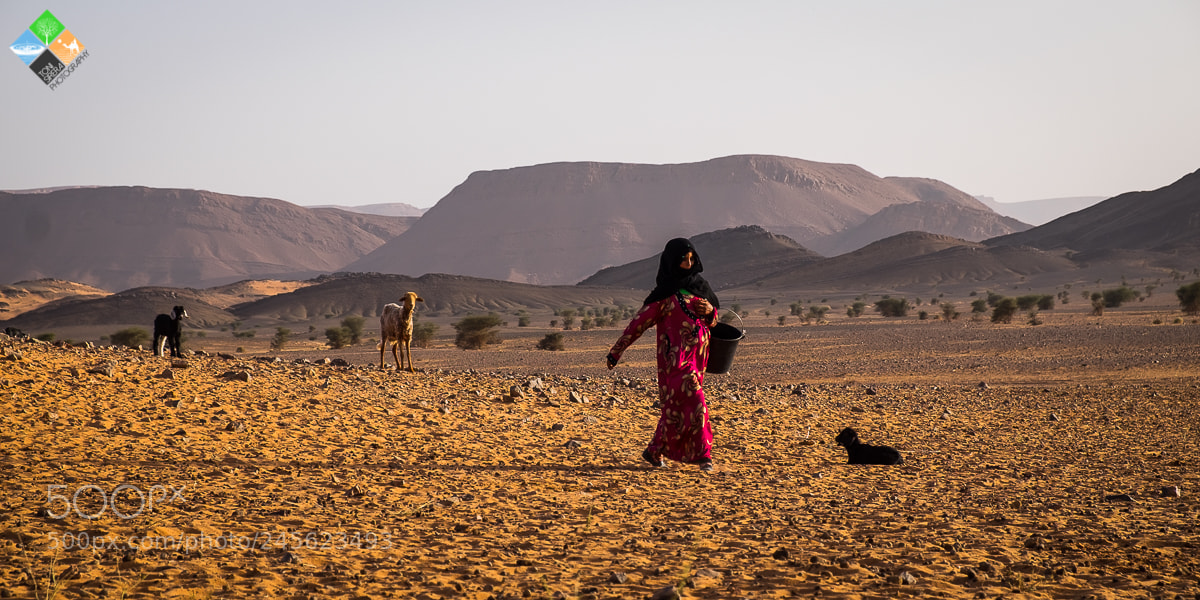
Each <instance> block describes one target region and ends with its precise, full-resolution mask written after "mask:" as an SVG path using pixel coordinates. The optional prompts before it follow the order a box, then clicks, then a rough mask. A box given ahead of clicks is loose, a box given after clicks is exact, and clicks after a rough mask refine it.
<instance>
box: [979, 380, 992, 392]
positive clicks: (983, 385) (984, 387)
mask: <svg viewBox="0 0 1200 600" xmlns="http://www.w3.org/2000/svg"><path fill="white" fill-rule="evenodd" d="M978 387H979V389H981V390H988V389H991V386H989V385H988V384H987V382H986V381H980V382H979V386H978Z"/></svg>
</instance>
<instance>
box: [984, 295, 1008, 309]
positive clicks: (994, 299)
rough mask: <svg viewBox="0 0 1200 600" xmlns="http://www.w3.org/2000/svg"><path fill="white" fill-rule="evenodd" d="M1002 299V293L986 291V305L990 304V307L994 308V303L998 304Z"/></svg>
mask: <svg viewBox="0 0 1200 600" xmlns="http://www.w3.org/2000/svg"><path fill="white" fill-rule="evenodd" d="M1003 299H1004V295H1003V294H997V293H996V292H988V293H987V305H988V306H991V307H992V308H995V307H996V305H997V304H999V303H1000V301H1001V300H1003Z"/></svg>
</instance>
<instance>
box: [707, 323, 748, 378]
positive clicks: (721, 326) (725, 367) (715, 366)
mask: <svg viewBox="0 0 1200 600" xmlns="http://www.w3.org/2000/svg"><path fill="white" fill-rule="evenodd" d="M730 312H731V313H732V314H733V316H735V317H737V318H738V324H739V325H741V323H742V317H740V316H738V314H737V313H736V312H734V311H730ZM709 331H710V335H709V338H708V365H706V366H705V368H704V372H705V373H712V374H714V375H721V374H723V373H728V372H729V368H730V367H732V366H733V354H734V352H736V351H737V345H738V342H740V341H741V340H742V338H744V337H746V330H745V329H739V328H737V327H734V326H733V325H730V324H729V323H717V324H716V325H713V327H712V329H711V330H709Z"/></svg>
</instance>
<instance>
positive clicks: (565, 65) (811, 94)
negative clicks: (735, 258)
mask: <svg viewBox="0 0 1200 600" xmlns="http://www.w3.org/2000/svg"><path fill="white" fill-rule="evenodd" d="M47 9H49V10H50V11H51V12H53V13H54V15H55V16H57V17H58V18H59V20H61V21H62V23H63V24H64V25H66V27H67V29H68V30H69V31H70V32H71V33H73V34H74V35H75V36H76V38H77V39H78V40H79V41H80V42H81V44H82V45H83V47H84V49H86V50H87V52H88V56H87V58H86V59H85V61H84V62H83V63H81V64H80V65H79V66H78V68H77V69H76V70H75V71H74V72H73V73H72V74H71V75H70V76H69V77H68V78H67V79H66V80H65V81H64V82H63V83H62V84H61V85H60V86H59V87H58V88H57V89H55V90H51V89H50V88H48V87H47V86H46V85H44V84H43V83H42V82H41V81H40V80H39V79H38V78H37V77H36V76H35V75H34V74H33V73H32V72H31V71H30V69H29V67H27V66H25V64H24V63H22V61H21V60H20V59H19V58H18V56H17V55H16V54H14V53H13V52H11V51H8V52H6V54H7V56H6V57H4V58H2V59H0V86H2V87H0V90H3V94H2V99H0V102H2V103H3V104H2V105H0V108H2V109H0V136H2V138H3V140H4V148H3V150H2V152H3V155H2V157H3V160H0V189H24V188H35V187H50V186H61V185H147V186H153V187H181V188H200V189H207V190H212V191H216V192H222V193H229V194H237V195H245V196H266V197H272V198H280V199H283V200H287V201H290V202H294V203H296V204H305V205H311V204H349V205H357V204H370V203H378V202H407V203H409V204H413V205H416V206H421V207H429V206H432V205H433V204H435V203H436V202H437V201H438V200H439V199H440V198H442V197H443V196H445V195H446V194H447V193H449V192H450V190H451V189H452V188H453V187H454V186H456V185H458V184H459V183H461V182H462V181H463V180H464V179H466V177H467V176H468V175H469V174H470V173H471V172H473V171H480V170H492V169H505V168H510V167H516V166H525V165H533V164H540V163H547V162H558V161H604V162H636V163H655V164H662V163H683V162H695V161H701V160H706V159H710V158H716V157H720V156H728V155H731V154H778V155H783V156H790V157H795V158H802V159H807V160H815V161H821V162H837V163H853V164H856V165H859V166H861V167H863V168H864V169H866V170H868V171H870V172H872V173H874V174H876V175H879V176H890V175H898V176H912V177H931V178H935V179H940V180H942V181H945V182H947V183H949V184H950V185H953V186H955V187H957V188H959V189H961V190H963V191H965V192H968V193H971V194H982V195H988V196H992V197H994V198H995V199H996V200H999V201H1002V202H1019V201H1025V200H1036V199H1043V198H1053V197H1064V196H1113V195H1116V194H1119V193H1123V192H1126V191H1132V190H1146V189H1154V188H1158V187H1162V186H1164V185H1168V184H1170V183H1172V182H1174V181H1175V180H1177V179H1179V178H1180V177H1182V176H1183V175H1185V174H1187V173H1190V172H1192V171H1195V170H1196V169H1198V168H1200V2H1198V1H1197V0H1149V1H1138V2H1133V1H1127V0H1120V1H1107V0H1080V1H1074V0H1071V1H1067V0H1051V1H1045V0H1036V1H1022V0H1019V1H1011V0H1006V1H1003V2H1001V1H994V2H963V1H961V0H946V1H927V0H911V1H910V0H905V1H899V0H879V1H852V0H851V1H843V0H826V1H819V2H818V1H802V0H781V1H778V2H763V1H753V0H751V1H737V2H730V1H722V2H699V1H692V0H689V1H686V2H684V1H680V2H655V1H644V0H643V1H636V2H622V1H612V0H606V1H604V2H582V1H571V0H550V1H546V2H523V1H503V2H495V1H483V0H481V1H478V2H455V1H441V0H427V1H425V2H403V1H391V2H382V1H381V2H355V1H350V2H328V1H323V2H305V1H295V0H291V1H288V2H268V1H254V2H231V1H205V2H192V3H183V2H174V1H172V2H162V1H160V0H154V1H120V2H96V1H95V0H88V1H86V2H85V1H62V0H42V1H38V2H28V1H25V0H3V2H0V38H3V39H4V41H5V44H6V45H8V44H11V43H12V42H14V41H16V39H17V38H18V37H19V36H20V35H21V34H22V32H23V31H24V30H25V29H26V28H27V27H28V26H29V25H30V24H31V23H32V22H33V21H34V19H36V18H37V17H38V16H39V15H40V14H41V13H42V12H43V11H44V10H47Z"/></svg>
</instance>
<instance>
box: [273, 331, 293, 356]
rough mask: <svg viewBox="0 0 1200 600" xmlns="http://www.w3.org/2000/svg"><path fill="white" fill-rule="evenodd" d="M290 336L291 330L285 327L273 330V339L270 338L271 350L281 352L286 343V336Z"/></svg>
mask: <svg viewBox="0 0 1200 600" xmlns="http://www.w3.org/2000/svg"><path fill="white" fill-rule="evenodd" d="M290 335H292V330H291V329H287V328H285V327H276V328H275V337H273V338H271V349H272V350H283V347H284V346H286V345H287V343H288V336H290Z"/></svg>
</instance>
